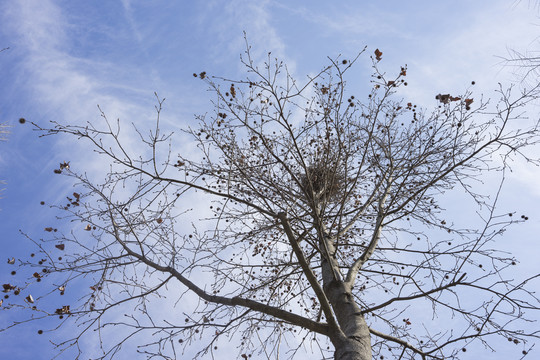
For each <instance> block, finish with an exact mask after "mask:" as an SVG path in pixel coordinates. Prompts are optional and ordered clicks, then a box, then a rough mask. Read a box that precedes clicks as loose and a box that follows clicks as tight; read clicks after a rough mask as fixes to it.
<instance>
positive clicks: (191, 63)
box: [0, 0, 540, 360]
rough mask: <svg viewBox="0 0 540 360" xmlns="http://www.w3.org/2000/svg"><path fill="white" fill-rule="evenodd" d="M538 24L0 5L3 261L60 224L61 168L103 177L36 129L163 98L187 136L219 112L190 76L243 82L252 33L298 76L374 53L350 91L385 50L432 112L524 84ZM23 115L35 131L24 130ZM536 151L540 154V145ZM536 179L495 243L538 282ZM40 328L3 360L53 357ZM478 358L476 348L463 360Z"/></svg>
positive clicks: (452, 9)
mask: <svg viewBox="0 0 540 360" xmlns="http://www.w3.org/2000/svg"><path fill="white" fill-rule="evenodd" d="M539 26H540V12H539V10H538V8H537V7H536V4H535V3H534V2H528V1H514V0H490V1H487V0H479V1H474V2H473V1H469V0H456V1H419V0H416V1H414V0H413V1H378V2H368V1H356V0H341V1H339V2H330V1H319V0H311V1H307V0H306V1H283V0H281V1H274V0H260V1H249V0H229V1H218V0H208V1H170V0H168V1H164V0H155V1H132V0H110V1H106V2H105V1H101V2H98V1H80V0H70V1H67V0H66V1H62V0H10V1H3V2H0V49H3V48H8V49H6V50H5V51H2V52H0V123H7V124H8V125H9V126H10V129H9V130H10V134H9V135H8V140H7V141H2V142H0V179H2V180H4V181H5V184H4V185H3V187H4V188H5V189H4V191H3V192H2V194H1V195H2V198H1V199H0V229H1V230H0V242H1V245H2V254H3V257H4V258H6V259H7V257H8V256H16V257H17V256H19V257H23V256H24V255H25V254H27V253H28V252H30V251H31V250H29V249H30V248H31V244H30V243H29V242H28V241H26V240H25V239H24V236H22V235H21V233H20V230H22V231H23V232H26V233H28V234H37V233H38V232H39V231H42V229H43V227H44V224H49V223H50V222H51V221H52V220H53V218H54V214H53V213H51V211H50V210H49V209H48V207H47V206H42V205H40V201H45V202H46V204H53V203H55V202H58V201H60V200H61V199H63V198H65V195H66V193H69V192H70V189H71V186H72V184H71V183H70V181H69V180H67V179H64V178H61V177H58V176H56V175H55V174H54V173H53V169H55V168H57V167H58V164H59V163H61V162H63V161H70V162H72V163H73V164H74V165H75V164H76V166H78V167H79V168H80V169H84V171H87V172H88V173H94V172H99V171H100V170H103V164H100V163H96V162H94V161H91V160H90V159H92V157H91V155H90V153H89V151H90V148H89V147H88V145H86V144H84V143H80V142H77V141H72V140H69V139H65V138H57V137H54V138H53V137H46V138H39V137H38V136H39V134H38V133H36V132H35V131H33V130H32V127H31V125H30V124H29V122H30V121H32V122H36V123H38V124H46V123H47V122H49V121H51V120H52V121H59V122H64V123H72V124H85V123H87V122H90V123H93V122H96V121H99V120H100V110H99V109H98V105H99V107H100V109H102V110H103V111H104V112H105V113H106V114H107V116H108V118H110V119H117V118H118V119H120V121H122V122H125V123H126V124H129V123H134V124H138V125H144V124H145V123H148V122H151V121H153V119H154V115H155V113H154V106H155V104H156V101H155V99H156V98H155V95H154V92H157V93H158V95H159V96H160V97H164V98H166V102H165V110H164V113H163V123H164V126H165V127H166V128H168V129H173V130H174V129H180V128H182V127H185V126H189V125H190V124H193V123H194V122H195V116H194V115H195V114H204V113H206V112H210V111H211V110H212V105H211V102H210V100H211V99H210V97H209V93H208V92H207V91H206V90H207V89H206V87H205V85H204V83H203V82H201V81H200V80H199V81H198V80H197V79H194V77H193V76H192V74H193V73H200V72H202V71H206V72H207V73H209V74H215V75H219V76H223V77H227V78H240V77H242V76H243V75H244V74H245V72H244V68H243V67H242V65H241V63H240V61H239V57H240V54H242V53H243V52H244V51H245V46H246V42H245V39H244V32H245V34H246V37H247V40H248V43H249V45H250V46H251V47H252V52H253V54H254V56H255V58H256V59H257V60H258V61H260V60H262V59H264V57H265V56H266V54H267V53H268V52H271V53H272V56H277V57H278V58H280V59H282V60H284V61H285V63H286V64H287V65H288V69H289V71H290V72H291V74H293V76H295V77H297V78H299V79H306V77H307V76H308V75H309V74H313V73H316V72H317V71H318V70H320V69H321V68H322V67H323V66H325V65H326V64H327V62H328V57H330V58H335V57H337V56H338V55H342V56H344V57H345V58H352V57H354V56H355V55H356V54H358V53H359V52H360V51H361V50H362V49H363V48H364V47H365V46H367V50H366V55H363V57H364V60H362V61H360V62H359V64H358V66H357V67H356V69H355V70H354V72H353V73H352V77H351V78H350V79H349V82H350V84H351V86H352V87H353V89H355V91H358V92H362V91H364V92H365V93H367V91H369V90H368V89H369V87H370V84H369V76H370V68H369V64H370V63H369V61H368V60H369V54H372V53H373V51H374V50H375V49H377V48H378V49H380V50H381V51H382V52H383V60H382V62H381V66H382V67H383V69H384V70H385V71H388V72H392V71H397V70H398V69H399V67H400V66H402V65H404V64H407V66H408V82H409V86H408V88H407V90H406V92H405V93H404V94H403V96H404V97H406V98H414V99H415V103H417V104H421V105H423V106H426V107H428V108H429V107H434V106H436V105H437V104H436V100H435V95H436V94H439V93H452V94H457V93H462V92H464V91H465V90H467V89H470V88H471V81H475V83H476V85H474V88H473V89H472V90H473V91H474V93H475V94H478V96H480V94H482V95H483V96H484V97H486V98H490V97H494V96H496V93H495V92H494V90H496V89H497V88H498V84H499V83H501V84H503V85H504V86H507V85H509V84H511V83H513V82H517V86H518V87H519V86H526V85H527V84H524V83H520V82H519V80H520V78H519V74H516V69H514V68H512V67H509V66H506V65H507V64H506V63H505V62H504V61H503V59H504V58H505V57H508V56H509V52H510V51H511V50H512V49H515V50H518V51H521V52H526V51H535V49H538V48H540V43H539V42H538V36H539V34H540V28H539ZM528 111H529V114H530V117H531V118H534V117H535V116H538V115H537V114H538V104H536V105H534V104H533V105H532V106H531V107H530V108H529V109H528ZM21 117H23V118H25V119H27V122H26V124H20V123H19V118H21ZM129 145H130V146H136V144H134V143H130V144H129ZM534 152H535V153H536V154H537V155H540V149H538V148H536V149H534ZM533 154H534V153H533ZM539 177H540V170H539V169H538V168H536V167H531V166H529V165H527V164H523V163H519V162H518V163H516V164H515V165H514V166H513V171H512V172H511V173H509V174H508V179H507V184H506V192H505V195H504V197H503V199H502V200H501V206H503V207H508V208H509V209H511V210H512V211H520V212H523V213H526V214H527V215H528V216H529V218H530V221H529V222H528V223H526V224H524V225H522V226H520V227H519V229H517V230H513V232H512V233H510V234H507V237H508V239H506V238H505V239H506V240H505V241H504V242H501V244H500V246H501V248H502V249H504V250H509V251H511V252H512V253H513V254H514V255H516V257H517V258H518V259H519V260H520V264H519V265H518V266H517V267H516V269H517V270H516V278H518V279H519V278H524V277H525V276H526V275H527V274H529V275H532V274H533V273H538V265H537V259H536V258H537V256H538V255H537V254H538V253H540V245H539V244H540V242H539V241H538V233H540V231H539V230H540V214H539V212H538V207H537V204H538V203H540V188H539V187H538V185H537V184H538V180H537V179H538V178H539ZM450 206H452V204H450ZM454 206H458V204H454ZM0 260H1V259H0ZM9 271H10V268H9V267H8V266H7V264H5V261H4V260H2V263H1V264H0V281H2V283H6V282H9V281H10V279H9V277H10V275H9ZM535 286H536V287H537V289H538V290H540V288H539V287H538V284H536V285H535ZM1 314H2V317H4V316H7V315H5V314H6V312H1ZM536 317H537V318H538V315H537V316H536ZM4 321H6V320H1V319H0V325H4V324H5V322H4ZM533 326H536V327H539V325H538V324H536V325H533ZM0 327H1V326H0ZM35 329H36V328H33V327H32V326H31V325H28V326H26V327H23V329H22V330H18V329H13V331H10V332H4V333H2V334H1V335H0V358H14V359H15V358H16V359H45V358H50V357H52V356H53V355H54V352H53V350H52V349H51V346H50V345H49V344H48V342H47V340H46V339H44V337H40V336H39V335H38V334H37V332H36V330H35ZM13 354H16V356H13ZM478 356H479V353H474V352H470V353H468V354H464V357H463V359H473V358H482V357H478ZM489 357H490V359H492V360H498V359H508V358H509V357H508V354H504V353H495V354H489ZM60 358H63V357H62V356H60ZM66 358H67V357H66ZM120 358H121V357H120Z"/></svg>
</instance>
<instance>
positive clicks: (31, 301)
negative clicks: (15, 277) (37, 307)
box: [26, 295, 34, 304]
mask: <svg viewBox="0 0 540 360" xmlns="http://www.w3.org/2000/svg"><path fill="white" fill-rule="evenodd" d="M26 301H28V302H29V303H30V304H33V303H34V298H33V297H32V295H28V296H27V297H26Z"/></svg>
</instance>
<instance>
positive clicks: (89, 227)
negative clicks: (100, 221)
mask: <svg viewBox="0 0 540 360" xmlns="http://www.w3.org/2000/svg"><path fill="white" fill-rule="evenodd" d="M84 230H86V231H90V230H92V226H90V224H88V225H86V227H85V228H84Z"/></svg>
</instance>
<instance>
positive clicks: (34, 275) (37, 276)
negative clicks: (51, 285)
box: [32, 272, 41, 279]
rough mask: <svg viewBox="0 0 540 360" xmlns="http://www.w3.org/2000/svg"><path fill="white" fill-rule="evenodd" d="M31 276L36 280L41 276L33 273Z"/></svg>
mask: <svg viewBox="0 0 540 360" xmlns="http://www.w3.org/2000/svg"><path fill="white" fill-rule="evenodd" d="M32 276H33V277H35V278H36V279H39V278H41V275H40V274H39V273H38V272H35V273H33V274H32Z"/></svg>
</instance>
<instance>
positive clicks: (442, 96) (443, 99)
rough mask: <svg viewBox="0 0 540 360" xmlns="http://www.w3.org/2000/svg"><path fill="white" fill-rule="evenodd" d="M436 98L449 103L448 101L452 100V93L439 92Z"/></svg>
mask: <svg viewBox="0 0 540 360" xmlns="http://www.w3.org/2000/svg"><path fill="white" fill-rule="evenodd" d="M435 99H437V100H439V101H440V102H442V103H443V104H448V102H449V101H450V94H444V95H443V94H439V95H437V96H435Z"/></svg>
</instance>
